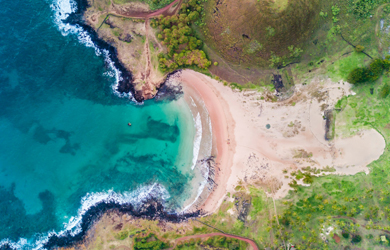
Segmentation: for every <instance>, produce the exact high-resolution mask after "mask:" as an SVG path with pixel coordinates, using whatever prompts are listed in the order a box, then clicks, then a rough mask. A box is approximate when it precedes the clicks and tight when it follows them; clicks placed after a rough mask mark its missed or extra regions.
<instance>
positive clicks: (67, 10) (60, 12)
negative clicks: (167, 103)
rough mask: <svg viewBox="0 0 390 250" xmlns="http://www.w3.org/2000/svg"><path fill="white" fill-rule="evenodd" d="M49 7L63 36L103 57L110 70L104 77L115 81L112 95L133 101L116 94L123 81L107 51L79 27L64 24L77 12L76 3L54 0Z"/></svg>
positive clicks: (121, 94) (124, 94)
mask: <svg viewBox="0 0 390 250" xmlns="http://www.w3.org/2000/svg"><path fill="white" fill-rule="evenodd" d="M50 7H51V9H52V10H53V11H54V23H55V24H56V26H57V27H58V29H59V31H60V32H61V34H62V35H63V36H67V35H69V34H73V35H76V36H77V38H78V40H79V42H80V43H81V44H84V45H85V46H86V47H90V48H93V49H94V50H95V54H96V55H97V56H103V57H104V61H105V62H106V63H107V65H108V66H109V69H110V70H109V71H107V72H106V73H105V75H106V76H109V77H114V79H115V83H114V84H113V85H112V86H111V88H112V91H113V93H114V94H115V95H117V96H118V97H123V98H129V99H132V100H133V101H135V100H134V98H133V96H132V95H131V93H120V92H118V86H119V82H120V81H121V80H123V79H122V76H121V72H120V71H119V70H118V69H117V68H116V67H115V65H114V62H113V61H112V60H111V58H110V53H109V51H108V50H106V49H100V48H99V47H97V46H96V44H94V42H93V41H92V38H91V36H90V34H89V33H88V32H87V31H85V30H84V29H83V28H82V27H81V26H80V25H72V24H69V23H65V20H66V18H67V17H68V16H69V15H70V14H72V13H74V12H76V11H77V4H76V2H75V1H73V0H54V2H53V3H52V4H51V6H50Z"/></svg>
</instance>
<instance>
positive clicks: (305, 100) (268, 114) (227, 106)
mask: <svg viewBox="0 0 390 250" xmlns="http://www.w3.org/2000/svg"><path fill="white" fill-rule="evenodd" d="M178 75H179V76H178V79H179V80H180V82H182V83H183V85H184V86H183V87H184V92H185V94H186V95H199V96H200V97H201V98H202V99H203V101H204V103H205V105H206V107H207V109H208V112H209V114H210V118H211V122H212V128H213V136H214V145H215V147H214V150H215V151H214V153H215V154H216V156H217V158H216V164H217V170H218V171H217V173H216V176H215V182H216V183H217V186H216V188H215V189H214V190H213V192H212V193H211V194H210V195H209V196H208V198H207V199H206V200H205V202H204V203H203V205H202V206H201V207H200V208H201V209H203V210H204V211H205V212H206V213H212V212H214V211H215V210H216V209H217V208H218V207H219V205H220V204H221V203H222V201H223V199H224V197H225V195H226V193H227V192H234V188H235V187H236V186H237V185H238V183H239V182H240V183H247V184H250V185H255V186H259V187H263V188H264V189H265V190H268V192H267V194H268V195H270V196H273V197H274V198H276V199H277V198H281V197H284V196H285V195H286V194H287V193H288V191H289V190H290V187H289V186H288V183H289V182H290V181H291V178H290V177H289V174H290V173H291V171H296V170H298V169H302V168H304V167H308V166H310V167H312V168H317V169H323V168H325V167H334V168H335V169H336V172H332V173H326V174H356V173H357V172H366V173H368V169H367V167H366V166H367V164H369V163H370V162H372V161H374V160H376V159H378V158H379V157H380V155H381V154H382V153H383V150H384V148H385V141H384V139H383V137H382V136H381V135H380V134H379V133H378V132H377V131H376V130H374V129H368V130H362V131H358V132H357V133H356V135H354V136H349V137H345V138H344V137H343V136H340V137H338V138H335V139H334V140H332V141H327V140H325V120H324V119H323V115H324V114H323V113H324V107H334V105H335V104H336V102H337V100H339V99H340V98H341V97H342V96H344V95H350V94H353V93H352V92H351V90H350V88H351V86H350V85H349V84H348V83H343V82H337V83H335V82H332V81H330V80H329V79H313V80H312V82H311V83H310V84H309V85H307V86H302V85H297V86H296V89H295V94H294V95H293V96H292V97H291V98H289V99H288V100H285V101H281V102H269V101H265V100H264V98H261V97H262V96H264V95H265V93H264V92H259V91H252V90H250V91H242V92H239V91H236V90H232V89H231V88H230V87H228V86H224V85H223V83H221V82H219V81H217V80H214V79H211V78H210V77H208V76H205V75H203V74H200V73H197V72H195V71H192V70H183V71H181V73H180V74H178ZM268 126H269V127H270V128H267V127H268ZM356 152H359V153H358V154H357V153H356Z"/></svg>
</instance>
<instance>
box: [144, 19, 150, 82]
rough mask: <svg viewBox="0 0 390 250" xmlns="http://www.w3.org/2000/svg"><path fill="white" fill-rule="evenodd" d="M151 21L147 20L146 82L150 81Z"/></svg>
mask: <svg viewBox="0 0 390 250" xmlns="http://www.w3.org/2000/svg"><path fill="white" fill-rule="evenodd" d="M149 49H150V48H149V19H148V18H147V19H146V20H145V54H146V65H145V81H149V76H150V51H149Z"/></svg>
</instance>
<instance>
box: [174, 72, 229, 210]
mask: <svg viewBox="0 0 390 250" xmlns="http://www.w3.org/2000/svg"><path fill="white" fill-rule="evenodd" d="M178 81H180V83H182V84H183V91H184V95H185V97H187V98H188V97H192V96H197V97H199V98H201V99H202V100H203V102H204V104H205V106H206V109H207V111H208V113H209V117H210V120H211V125H212V131H213V150H212V155H216V158H215V175H214V180H213V181H214V183H215V184H216V185H215V186H214V188H213V190H207V189H206V188H205V189H204V190H203V193H202V195H201V197H203V198H200V200H199V201H197V202H196V203H197V205H200V206H199V207H198V206H196V207H193V208H190V209H189V211H194V210H198V209H199V210H200V211H202V212H204V213H206V214H210V213H213V212H214V211H215V210H216V209H217V208H218V207H219V205H220V203H221V202H222V199H223V197H224V195H225V194H226V188H227V184H228V179H229V177H230V174H231V167H232V162H233V155H234V151H235V138H234V120H233V118H232V116H231V114H230V111H229V107H228V105H227V103H226V101H225V100H224V99H223V98H222V96H221V95H219V93H218V91H217V90H216V89H214V88H213V86H212V84H211V83H210V82H209V81H208V80H207V79H205V78H204V76H203V75H202V74H200V73H197V72H195V71H192V70H182V71H181V72H180V74H179V75H178ZM223 104H225V105H223ZM229 139H230V140H229ZM228 140H229V144H228ZM210 191H211V192H210Z"/></svg>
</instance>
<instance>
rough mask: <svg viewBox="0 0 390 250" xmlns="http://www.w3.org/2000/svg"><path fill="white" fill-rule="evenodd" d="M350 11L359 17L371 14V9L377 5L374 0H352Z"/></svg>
mask: <svg viewBox="0 0 390 250" xmlns="http://www.w3.org/2000/svg"><path fill="white" fill-rule="evenodd" d="M350 6H351V9H350V12H352V13H353V14H355V15H356V16H358V17H368V16H370V15H371V14H370V11H371V10H372V9H373V8H374V7H375V6H376V1H374V0H350Z"/></svg>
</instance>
